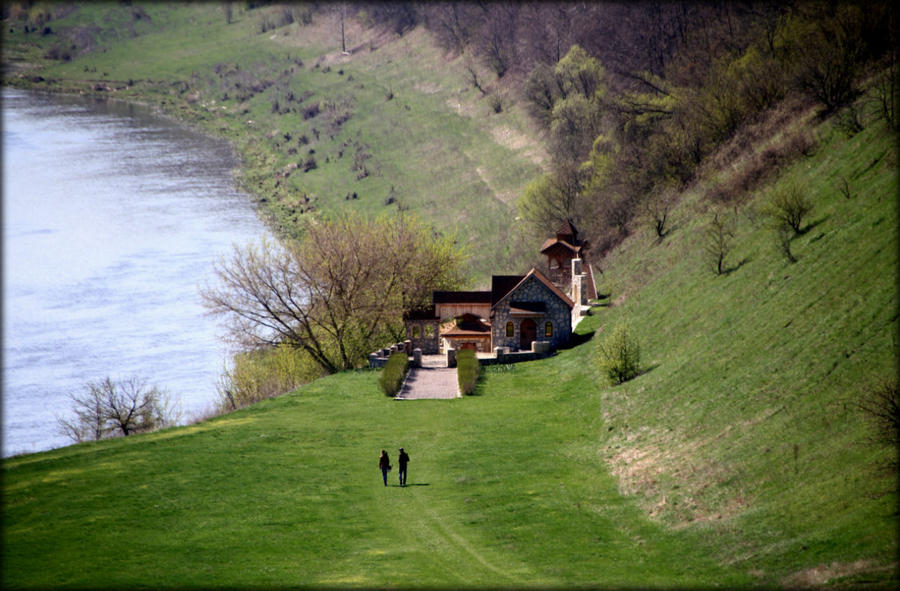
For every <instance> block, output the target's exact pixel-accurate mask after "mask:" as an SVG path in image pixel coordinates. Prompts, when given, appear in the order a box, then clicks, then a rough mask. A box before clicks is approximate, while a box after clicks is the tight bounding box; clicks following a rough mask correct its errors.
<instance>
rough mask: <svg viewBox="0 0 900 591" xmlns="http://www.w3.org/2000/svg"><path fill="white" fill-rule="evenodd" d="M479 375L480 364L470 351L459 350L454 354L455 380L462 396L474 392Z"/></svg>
mask: <svg viewBox="0 0 900 591" xmlns="http://www.w3.org/2000/svg"><path fill="white" fill-rule="evenodd" d="M480 375H481V364H480V363H478V357H477V356H476V355H475V351H473V350H472V349H460V350H459V351H458V352H457V354H456V379H457V380H458V381H459V391H460V392H462V393H463V394H472V393H473V392H475V385H476V384H477V383H478V378H479V376H480Z"/></svg>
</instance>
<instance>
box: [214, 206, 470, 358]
mask: <svg viewBox="0 0 900 591" xmlns="http://www.w3.org/2000/svg"><path fill="white" fill-rule="evenodd" d="M463 260H464V256H463V254H462V253H461V252H460V251H459V249H457V248H456V246H455V245H454V242H453V240H451V239H449V238H447V237H443V236H441V235H438V234H437V233H436V232H434V231H433V230H432V229H431V228H430V227H427V226H425V225H423V224H421V223H419V222H418V221H417V220H416V219H414V218H412V217H403V216H400V217H395V218H387V217H380V218H377V219H374V220H372V219H367V218H364V217H360V216H353V215H346V216H343V217H340V218H338V219H335V220H325V221H311V222H309V223H308V224H307V226H306V230H305V234H304V236H303V239H302V240H301V241H299V242H286V243H284V244H283V245H278V244H274V243H272V242H270V241H265V240H264V241H263V242H262V244H261V245H260V246H258V247H257V246H248V247H246V248H243V249H242V248H237V247H235V250H234V253H233V255H232V257H231V259H230V260H227V261H225V260H223V261H221V262H220V263H219V264H218V265H216V268H215V274H216V276H217V279H218V284H217V285H215V286H207V287H206V288H205V289H204V290H203V291H202V296H203V300H204V304H205V305H206V307H207V308H208V309H209V310H210V312H212V313H213V314H216V315H219V316H221V317H223V318H225V319H226V320H227V322H228V331H229V335H230V337H231V338H232V339H233V340H235V341H236V342H237V343H239V344H241V345H243V346H244V347H245V348H246V349H248V350H252V349H256V348H260V347H271V346H276V345H280V344H285V345H289V346H291V347H297V348H299V349H302V350H303V351H305V352H306V353H307V354H308V355H309V356H310V357H311V358H312V359H313V360H314V361H315V362H316V363H317V364H318V365H319V366H320V367H321V368H322V369H323V370H324V371H325V372H329V373H331V372H335V371H339V370H343V369H349V368H353V367H357V366H359V365H361V364H362V363H363V362H364V361H365V360H366V358H367V354H368V352H369V351H371V350H372V349H373V348H375V347H376V346H378V345H379V344H381V343H383V342H385V341H396V340H398V339H399V338H401V336H402V335H403V334H404V331H403V326H402V313H403V311H404V310H406V309H411V308H416V307H420V306H422V305H425V304H426V303H427V302H428V301H429V300H430V297H431V293H432V291H433V290H435V289H456V288H458V286H459V285H460V284H462V282H463V279H462V264H463Z"/></svg>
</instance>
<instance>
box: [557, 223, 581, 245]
mask: <svg viewBox="0 0 900 591" xmlns="http://www.w3.org/2000/svg"><path fill="white" fill-rule="evenodd" d="M556 235H557V236H558V237H562V236H571V237H572V239H573V240H575V237H576V236H578V230H576V229H575V224H573V223H572V220H566V221H565V222H563V224H562V225H561V226H560V227H559V229H557V230H556Z"/></svg>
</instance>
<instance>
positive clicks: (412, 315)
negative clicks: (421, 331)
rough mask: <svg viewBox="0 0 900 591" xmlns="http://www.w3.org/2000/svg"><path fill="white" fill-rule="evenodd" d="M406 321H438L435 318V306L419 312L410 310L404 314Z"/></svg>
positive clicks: (418, 310) (421, 309)
mask: <svg viewBox="0 0 900 591" xmlns="http://www.w3.org/2000/svg"><path fill="white" fill-rule="evenodd" d="M403 319H404V320H437V317H436V316H435V311H434V306H428V307H427V308H419V309H417V310H408V311H406V312H404V313H403Z"/></svg>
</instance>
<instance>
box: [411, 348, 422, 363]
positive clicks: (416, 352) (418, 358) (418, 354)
mask: <svg viewBox="0 0 900 591" xmlns="http://www.w3.org/2000/svg"><path fill="white" fill-rule="evenodd" d="M412 357H413V362H412V364H413V367H422V349H420V348H418V347H416V348H415V349H413V352H412Z"/></svg>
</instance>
